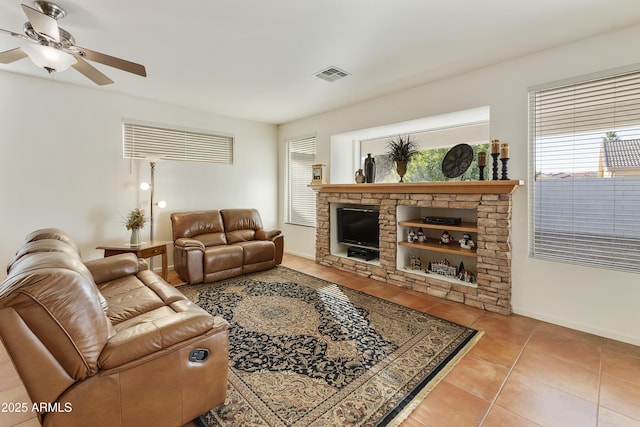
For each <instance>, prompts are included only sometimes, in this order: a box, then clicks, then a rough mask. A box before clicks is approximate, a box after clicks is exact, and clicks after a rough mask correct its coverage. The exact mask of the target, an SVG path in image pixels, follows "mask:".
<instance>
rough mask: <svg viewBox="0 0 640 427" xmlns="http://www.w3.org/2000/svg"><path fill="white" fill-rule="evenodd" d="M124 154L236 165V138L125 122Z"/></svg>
mask: <svg viewBox="0 0 640 427" xmlns="http://www.w3.org/2000/svg"><path fill="white" fill-rule="evenodd" d="M122 128H123V144H122V150H123V157H124V158H127V159H144V158H145V157H146V156H147V155H149V154H157V155H161V156H162V158H163V159H164V160H182V161H191V162H211V163H227V164H233V137H232V136H228V135H216V134H210V133H205V132H193V131H185V130H179V129H166V128H160V127H155V126H145V125H140V124H134V123H123V124H122Z"/></svg>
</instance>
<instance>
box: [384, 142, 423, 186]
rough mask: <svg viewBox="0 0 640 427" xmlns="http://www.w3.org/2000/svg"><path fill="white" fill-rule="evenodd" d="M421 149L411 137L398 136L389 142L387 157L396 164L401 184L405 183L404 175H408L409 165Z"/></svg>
mask: <svg viewBox="0 0 640 427" xmlns="http://www.w3.org/2000/svg"><path fill="white" fill-rule="evenodd" d="M419 149H420V147H419V146H418V144H416V143H415V141H413V140H412V139H411V135H407V136H406V137H402V136H401V135H398V136H397V137H396V138H391V139H389V140H388V141H387V155H388V156H389V158H390V159H391V161H393V162H395V164H396V172H398V175H400V182H404V175H405V174H406V173H407V165H408V164H409V162H410V161H411V159H412V158H413V156H414V155H415V154H417V153H418V151H419Z"/></svg>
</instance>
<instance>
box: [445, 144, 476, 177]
mask: <svg viewBox="0 0 640 427" xmlns="http://www.w3.org/2000/svg"><path fill="white" fill-rule="evenodd" d="M472 161H473V148H471V146H470V145H469V144H458V145H456V146H454V147H453V148H451V150H449V151H448V152H447V154H445V156H444V158H443V159H442V165H441V168H442V173H443V174H444V176H446V177H447V178H457V177H459V176H462V175H464V173H465V172H466V171H467V169H469V166H470V165H471V162H472Z"/></svg>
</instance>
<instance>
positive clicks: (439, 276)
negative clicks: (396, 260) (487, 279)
mask: <svg viewBox="0 0 640 427" xmlns="http://www.w3.org/2000/svg"><path fill="white" fill-rule="evenodd" d="M403 271H405V272H407V273H409V274H415V275H416V276H421V277H428V278H430V279H433V280H442V281H443V282H449V283H453V284H455V285H460V286H468V287H470V288H477V287H478V284H477V283H471V282H465V281H463V280H460V279H458V278H457V277H453V276H443V275H442V274H437V273H426V272H425V271H423V270H412V269H410V268H405V269H404V270H403Z"/></svg>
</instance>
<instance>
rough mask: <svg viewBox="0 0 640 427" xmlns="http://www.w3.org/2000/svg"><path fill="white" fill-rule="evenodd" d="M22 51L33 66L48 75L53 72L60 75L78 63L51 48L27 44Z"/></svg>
mask: <svg viewBox="0 0 640 427" xmlns="http://www.w3.org/2000/svg"><path fill="white" fill-rule="evenodd" d="M22 49H23V50H24V51H25V52H26V53H27V55H29V59H31V61H33V63H34V64H36V65H37V66H38V67H40V68H44V69H45V70H47V71H48V72H50V73H51V72H53V71H57V72H59V73H60V72H62V71H65V70H67V69H68V68H69V67H70V66H72V65H73V64H75V63H76V62H78V61H77V60H76V58H74V57H73V56H72V55H69V54H68V53H66V52H63V51H61V50H59V49H56V48H54V47H51V46H45V45H42V44H28V45H26V46H24V47H23V48H22Z"/></svg>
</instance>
